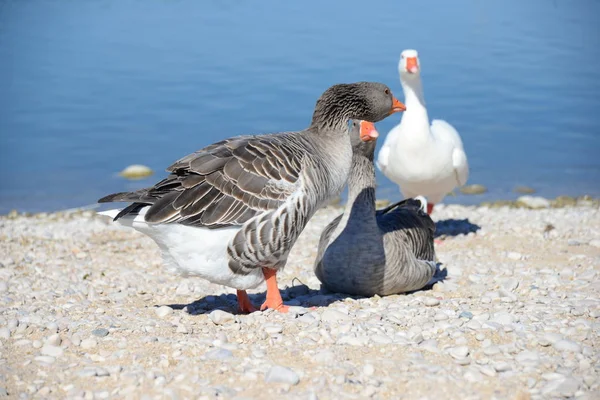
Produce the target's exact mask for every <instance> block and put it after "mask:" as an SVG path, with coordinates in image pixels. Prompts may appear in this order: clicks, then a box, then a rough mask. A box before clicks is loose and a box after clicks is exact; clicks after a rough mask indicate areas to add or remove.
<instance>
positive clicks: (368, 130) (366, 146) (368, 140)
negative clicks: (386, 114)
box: [350, 120, 379, 161]
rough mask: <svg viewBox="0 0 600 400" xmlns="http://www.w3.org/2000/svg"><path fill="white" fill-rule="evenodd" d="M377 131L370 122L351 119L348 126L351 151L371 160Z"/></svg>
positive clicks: (377, 135)
mask: <svg viewBox="0 0 600 400" xmlns="http://www.w3.org/2000/svg"><path fill="white" fill-rule="evenodd" d="M378 137H379V132H377V129H375V125H374V124H373V123H372V122H368V121H363V120H353V121H352V124H351V127H350V143H351V144H352V152H353V153H354V154H355V155H357V156H363V157H366V158H367V159H369V160H371V161H373V159H374V156H375V146H376V145H377V138H378Z"/></svg>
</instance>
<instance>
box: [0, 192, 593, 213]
mask: <svg viewBox="0 0 600 400" xmlns="http://www.w3.org/2000/svg"><path fill="white" fill-rule="evenodd" d="M469 196H471V195H469ZM448 197H451V195H449V196H448ZM521 198H534V199H536V200H534V201H537V202H536V203H535V204H534V203H532V204H527V202H523V201H521V200H520V199H521ZM400 200H401V199H397V200H389V199H387V198H381V199H377V200H376V205H377V208H383V207H385V206H386V205H389V204H392V202H396V201H400ZM544 200H545V202H544ZM540 201H542V202H541V203H540ZM114 204H116V205H117V206H115V208H119V206H118V205H119V204H120V205H123V204H126V203H114ZM450 205H456V206H461V207H473V208H478V207H488V208H500V207H508V208H525V209H544V208H564V207H572V206H592V207H600V197H593V196H591V195H587V194H586V195H582V196H558V197H556V198H546V197H542V196H536V195H535V194H521V195H519V197H518V198H517V199H515V200H492V201H482V202H480V203H477V204H459V203H443V202H442V203H440V204H439V205H436V207H437V206H450ZM329 206H332V207H337V208H343V207H344V206H345V203H344V202H342V199H341V198H340V197H338V198H336V199H334V200H332V201H331V203H330V205H329ZM98 208H110V207H106V206H103V205H102V204H99V203H92V204H87V205H83V206H80V207H73V208H67V209H61V210H56V211H40V212H28V211H19V210H17V209H12V210H10V211H9V212H7V213H6V214H0V218H15V217H17V216H21V217H36V216H39V215H42V216H45V215H49V214H73V213H75V214H77V213H83V212H86V211H89V212H92V213H96V209H98Z"/></svg>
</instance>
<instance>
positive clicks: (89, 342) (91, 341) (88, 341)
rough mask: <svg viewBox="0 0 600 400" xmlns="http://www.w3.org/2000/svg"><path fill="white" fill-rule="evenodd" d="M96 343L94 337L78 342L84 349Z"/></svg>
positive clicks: (92, 346)
mask: <svg viewBox="0 0 600 400" xmlns="http://www.w3.org/2000/svg"><path fill="white" fill-rule="evenodd" d="M97 345H98V342H97V341H96V339H93V338H89V339H83V340H82V341H81V343H80V346H81V347H82V348H84V349H93V348H94V347H96V346H97Z"/></svg>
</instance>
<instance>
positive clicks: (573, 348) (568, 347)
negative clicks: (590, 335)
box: [553, 339, 581, 353]
mask: <svg viewBox="0 0 600 400" xmlns="http://www.w3.org/2000/svg"><path fill="white" fill-rule="evenodd" d="M553 347H554V349H555V350H557V351H567V352H571V353H581V346H580V345H578V344H577V343H575V342H573V341H572V340H568V339H561V340H559V341H558V342H556V343H554V344H553Z"/></svg>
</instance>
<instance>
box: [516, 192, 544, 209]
mask: <svg viewBox="0 0 600 400" xmlns="http://www.w3.org/2000/svg"><path fill="white" fill-rule="evenodd" d="M517 203H520V204H522V205H524V206H525V207H528V208H532V209H540V208H548V207H550V206H551V203H550V201H549V200H548V199H545V198H543V197H540V196H529V195H525V196H521V197H519V198H518V199H517Z"/></svg>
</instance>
